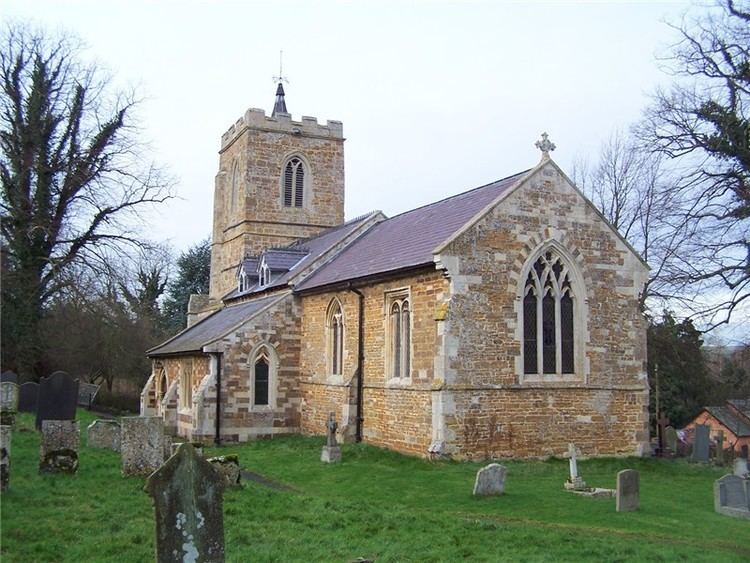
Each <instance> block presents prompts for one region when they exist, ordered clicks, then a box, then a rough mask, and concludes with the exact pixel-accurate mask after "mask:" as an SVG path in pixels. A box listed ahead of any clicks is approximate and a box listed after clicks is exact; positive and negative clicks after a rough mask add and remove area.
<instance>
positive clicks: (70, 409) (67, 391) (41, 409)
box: [36, 371, 78, 430]
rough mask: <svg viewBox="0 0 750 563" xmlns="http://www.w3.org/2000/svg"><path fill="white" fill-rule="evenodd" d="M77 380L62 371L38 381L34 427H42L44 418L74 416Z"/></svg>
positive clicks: (65, 418)
mask: <svg viewBox="0 0 750 563" xmlns="http://www.w3.org/2000/svg"><path fill="white" fill-rule="evenodd" d="M77 401H78V380H77V379H73V377H71V376H70V375H69V374H67V373H65V372H64V371H56V372H55V373H53V374H52V375H50V376H49V377H43V378H42V380H41V382H40V383H39V399H38V403H37V409H36V427H37V430H41V429H42V421H44V420H73V419H75V417H76V403H77Z"/></svg>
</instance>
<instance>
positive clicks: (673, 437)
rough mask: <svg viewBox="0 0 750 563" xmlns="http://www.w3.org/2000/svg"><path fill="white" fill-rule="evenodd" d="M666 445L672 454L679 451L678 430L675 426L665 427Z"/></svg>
mask: <svg viewBox="0 0 750 563" xmlns="http://www.w3.org/2000/svg"><path fill="white" fill-rule="evenodd" d="M664 445H665V446H666V447H667V448H669V451H670V452H672V454H676V453H677V430H675V429H674V426H667V427H666V428H665V429H664Z"/></svg>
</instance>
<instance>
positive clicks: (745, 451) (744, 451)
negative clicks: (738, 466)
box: [740, 444, 750, 459]
mask: <svg viewBox="0 0 750 563" xmlns="http://www.w3.org/2000/svg"><path fill="white" fill-rule="evenodd" d="M740 452H741V454H740V457H742V458H744V459H750V458H748V446H747V444H742V447H741V448H740Z"/></svg>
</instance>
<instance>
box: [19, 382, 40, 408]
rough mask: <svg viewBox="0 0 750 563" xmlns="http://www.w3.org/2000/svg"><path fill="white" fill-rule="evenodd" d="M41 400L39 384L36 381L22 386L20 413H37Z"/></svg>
mask: <svg viewBox="0 0 750 563" xmlns="http://www.w3.org/2000/svg"><path fill="white" fill-rule="evenodd" d="M38 400H39V384H38V383H36V382H34V381H29V382H27V383H23V384H21V386H20V387H19V388H18V412H33V413H36V405H37V401H38Z"/></svg>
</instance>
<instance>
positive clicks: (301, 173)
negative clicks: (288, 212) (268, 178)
mask: <svg viewBox="0 0 750 563" xmlns="http://www.w3.org/2000/svg"><path fill="white" fill-rule="evenodd" d="M282 180H283V184H284V207H302V204H303V202H304V196H305V163H304V162H303V161H302V159H300V158H299V157H296V156H295V157H292V158H290V159H289V160H288V161H287V163H286V165H285V166H284V177H283V178H282Z"/></svg>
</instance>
